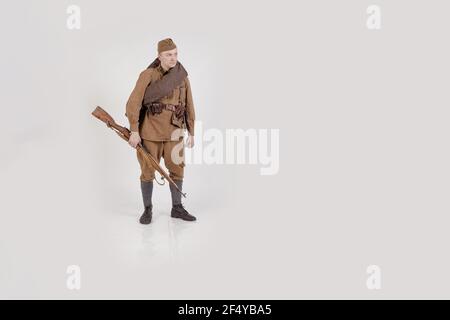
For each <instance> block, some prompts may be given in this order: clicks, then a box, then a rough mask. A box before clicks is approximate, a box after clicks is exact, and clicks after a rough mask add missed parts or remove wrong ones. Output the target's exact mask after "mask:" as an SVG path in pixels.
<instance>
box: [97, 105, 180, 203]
mask: <svg viewBox="0 0 450 320" xmlns="http://www.w3.org/2000/svg"><path fill="white" fill-rule="evenodd" d="M92 115H93V116H94V117H96V118H97V119H99V120H100V121H102V122H104V123H106V126H107V127H108V128H110V129H112V130H113V131H114V132H116V133H117V135H118V136H119V137H121V138H122V139H123V140H125V141H127V142H128V140H130V135H131V132H130V130H128V129H127V128H125V127H122V126H119V125H118V124H117V123H116V122H115V121H114V119H113V118H112V117H111V116H110V115H109V114H108V112H106V111H105V110H103V109H102V108H101V107H99V106H97V108H95V110H94V111H92ZM136 150H137V152H139V153H140V154H141V155H142V156H144V158H146V159H147V160H148V161H150V163H151V165H152V166H153V167H154V168H155V170H156V171H158V172H159V173H160V174H161V180H164V179H166V180H167V181H169V183H170V184H172V185H173V186H174V187H175V189H176V190H178V192H179V193H181V195H182V196H183V197H185V198H186V193H183V192H182V191H181V190H180V189H179V188H178V186H177V185H176V184H175V182H173V180H172V178H170V176H169V175H168V174H167V172H165V171H164V169H163V168H162V167H161V166H160V165H159V163H158V161H156V159H155V158H153V157H152V155H151V154H150V152H149V151H148V150H147V148H146V147H145V146H144V145H143V144H142V143H141V142H140V143H139V144H138V145H137V146H136ZM157 182H158V181H157ZM158 184H160V185H163V184H164V181H163V183H162V184H161V183H159V182H158Z"/></svg>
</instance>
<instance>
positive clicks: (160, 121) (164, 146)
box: [126, 39, 195, 223]
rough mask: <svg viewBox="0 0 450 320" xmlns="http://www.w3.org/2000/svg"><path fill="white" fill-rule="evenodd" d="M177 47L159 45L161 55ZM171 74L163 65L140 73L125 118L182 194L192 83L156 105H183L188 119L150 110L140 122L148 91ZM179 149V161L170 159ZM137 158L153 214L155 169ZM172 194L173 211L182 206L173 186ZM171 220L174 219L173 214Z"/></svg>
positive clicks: (192, 113)
mask: <svg viewBox="0 0 450 320" xmlns="http://www.w3.org/2000/svg"><path fill="white" fill-rule="evenodd" d="M175 47H176V46H175V44H174V43H173V42H172V40H171V39H165V40H162V41H160V42H159V43H158V52H162V51H166V50H171V49H173V48H175ZM169 71H170V69H169V70H164V68H163V67H162V65H161V64H160V65H159V66H158V67H156V68H148V69H146V70H144V71H142V72H141V73H140V75H139V78H138V80H137V82H136V85H135V87H134V89H133V91H132V92H131V95H130V97H129V99H128V101H127V104H126V116H127V117H128V120H129V123H130V130H131V131H134V132H139V135H140V137H141V140H142V144H143V145H144V146H145V147H146V148H147V150H148V151H149V153H150V154H151V155H152V156H153V157H154V158H155V159H156V160H157V161H158V162H159V161H160V159H161V157H162V158H164V164H165V166H166V167H167V169H168V171H169V175H170V177H171V178H172V180H174V182H175V183H176V184H177V186H178V187H179V189H180V190H181V188H182V182H183V177H184V167H185V162H184V139H183V138H184V129H187V130H188V132H189V135H191V136H194V128H195V110H194V103H193V99H192V91H191V85H190V82H189V79H188V78H187V77H186V78H185V79H184V80H183V82H182V83H181V84H180V85H179V86H177V87H176V88H175V89H173V91H172V93H171V94H169V95H167V96H165V97H163V98H161V99H159V100H158V101H157V103H160V104H163V105H169V106H180V105H184V106H185V112H186V117H181V118H179V117H176V116H175V112H174V111H173V110H169V109H164V108H163V109H162V110H160V112H159V113H152V112H150V110H148V111H147V112H146V113H145V116H144V117H143V119H142V118H141V120H142V121H141V123H140V122H139V118H140V114H141V108H142V102H143V99H144V94H145V90H146V88H147V87H148V86H149V84H151V83H152V82H153V81H157V80H159V79H161V78H162V77H163V76H164V75H165V74H166V73H167V72H169ZM186 119H187V120H186ZM179 144H181V145H179ZM177 146H178V148H179V153H178V155H179V158H178V159H175V158H172V156H171V155H172V151H173V150H174V148H176V147H177ZM136 154H137V158H138V161H139V164H140V167H141V175H140V181H141V189H142V195H143V199H144V206H145V207H146V211H147V209H148V208H150V209H149V211H150V214H151V208H152V203H151V196H152V190H153V180H154V178H155V169H154V168H153V167H152V166H151V164H150V163H148V162H147V161H145V159H144V158H143V157H142V156H141V155H140V154H139V153H138V152H136ZM180 159H181V161H180ZM170 190H171V194H172V205H173V206H174V207H175V206H180V205H181V196H180V194H179V193H178V191H176V190H175V189H174V188H173V186H172V185H170ZM183 210H184V208H183ZM184 211H185V210H184ZM186 213H187V212H186ZM144 214H145V212H144ZM143 216H144V215H143ZM172 216H174V215H173V210H172ZM191 217H192V216H191ZM189 219H190V221H192V219H191V218H189ZM189 219H184V220H189ZM150 220H151V216H150ZM194 220H195V218H194ZM141 223H144V222H142V217H141ZM148 223H149V222H148Z"/></svg>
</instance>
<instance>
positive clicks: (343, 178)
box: [0, 0, 450, 299]
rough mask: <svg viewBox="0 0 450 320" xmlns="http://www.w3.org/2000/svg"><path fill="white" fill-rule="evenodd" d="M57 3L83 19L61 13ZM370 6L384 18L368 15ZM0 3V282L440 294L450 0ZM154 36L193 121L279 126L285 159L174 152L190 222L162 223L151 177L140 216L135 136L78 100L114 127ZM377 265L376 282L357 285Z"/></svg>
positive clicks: (51, 293)
mask: <svg viewBox="0 0 450 320" xmlns="http://www.w3.org/2000/svg"><path fill="white" fill-rule="evenodd" d="M71 4H75V5H79V6H80V8H81V29H80V30H69V29H68V28H67V27H66V19H67V17H68V14H67V13H66V9H67V7H68V6H69V5H71ZM371 4H377V5H379V6H380V8H381V13H382V16H381V18H382V20H381V25H382V28H381V29H380V30H369V29H367V27H366V20H367V18H368V15H367V13H366V9H367V7H368V6H369V5H371ZM2 8H3V9H2V12H1V19H0V23H1V25H0V33H1V39H2V50H1V56H2V59H1V70H2V72H1V73H0V78H1V87H2V95H1V108H2V109H1V111H2V119H3V121H2V128H1V129H2V135H1V137H2V138H1V142H2V156H1V159H0V164H1V166H0V174H1V182H0V194H1V201H0V255H1V258H0V259H1V260H0V297H1V298H6V299H11V298H38V299H41V298H59V299H79V298H85V299H92V298H105V299H107V298H125V299H131V298H138V299H199V298H202V299H217V298H235V299H241V298H255V299H258V298H264V299H281V298H286V299H301V298H343V299H346V298H362V299H379V298H449V297H450V295H449V289H448V288H449V280H450V278H449V276H448V269H449V267H450V262H449V259H448V254H447V251H448V250H447V249H448V241H449V240H450V239H449V234H448V224H449V218H448V214H449V208H450V205H449V201H448V192H449V188H450V185H449V174H450V171H449V166H448V163H449V160H450V159H449V155H450V154H449V150H448V137H449V133H450V132H449V131H450V129H449V126H448V123H449V115H450V112H449V110H448V107H449V95H448V88H447V84H448V74H449V63H448V57H449V46H448V41H447V39H448V30H449V22H448V21H449V20H448V9H449V5H448V2H446V1H437V0H435V1H423V0H422V1H404V0H403V1H400V0H398V1H383V0H378V1H376V2H372V1H370V2H369V1H361V0H359V1H356V0H353V1H350V0H348V1H331V0H328V1H317V0H316V1H312V0H311V1H234V0H233V1H221V2H218V1H171V2H161V1H158V2H156V1H155V2H152V1H131V0H130V1H114V2H113V1H99V0H96V1H82V0H78V1H75V2H69V1H49V0H47V1H14V2H8V3H7V4H6V3H5V4H3V6H2ZM166 37H171V38H172V39H173V40H174V41H175V43H176V44H177V46H178V50H179V60H180V61H181V62H182V63H183V65H184V66H185V67H186V69H187V70H188V72H189V77H190V80H191V84H192V89H193V94H194V102H195V107H196V115H197V120H199V121H202V124H203V127H204V129H208V128H218V129H220V130H223V131H224V130H225V129H227V128H242V129H248V128H255V129H264V128H267V129H270V128H275V129H280V154H279V161H280V170H279V172H278V174H276V175H272V176H262V175H260V174H259V172H260V171H259V170H260V165H209V166H208V165H195V164H193V165H189V166H188V167H186V176H185V184H184V188H185V191H186V192H187V193H188V199H187V200H186V202H185V205H186V208H187V209H188V210H189V211H190V212H191V213H192V214H194V215H196V216H197V218H198V221H196V222H195V223H188V222H184V221H180V220H176V221H173V219H171V218H170V217H169V215H170V194H169V191H168V188H167V186H164V187H160V186H155V192H154V198H153V202H154V220H153V222H152V224H150V225H148V226H143V225H140V224H139V223H138V218H139V215H140V214H141V213H142V199H141V194H140V188H139V173H140V171H139V165H138V162H137V158H136V154H135V151H134V150H133V149H131V148H130V147H129V146H128V145H127V144H126V143H125V142H123V141H122V140H120V139H119V138H118V137H117V136H116V135H115V134H114V133H113V132H112V131H111V130H109V129H107V128H106V126H104V125H103V124H102V123H100V121H98V120H96V119H95V118H93V117H92V116H91V114H90V113H91V112H92V110H93V109H94V108H95V106H97V105H100V106H102V107H104V108H105V109H106V110H107V111H108V112H109V113H110V114H111V115H112V116H113V117H114V118H115V119H116V121H117V122H118V123H119V124H122V125H127V122H126V118H125V116H124V112H125V103H126V101H127V99H128V96H129V94H130V92H131V90H132V89H133V87H134V84H135V82H136V79H137V77H138V75H139V73H140V72H141V71H142V70H143V69H145V68H146V67H147V66H148V64H149V63H151V62H152V61H153V59H154V58H155V55H156V44H157V42H158V41H159V40H161V39H163V38H166ZM196 138H197V142H198V141H199V140H200V139H201V136H197V137H196ZM372 264H374V265H378V266H380V268H381V277H382V278H381V279H382V280H381V283H382V287H381V289H380V290H368V288H367V287H366V279H367V277H368V276H369V275H368V274H367V273H366V268H367V266H369V265H372ZM69 265H79V266H80V268H81V289H80V290H78V291H77V290H69V289H67V287H66V280H67V277H68V275H67V274H66V268H67V266H69Z"/></svg>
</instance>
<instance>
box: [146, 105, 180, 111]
mask: <svg viewBox="0 0 450 320" xmlns="http://www.w3.org/2000/svg"><path fill="white" fill-rule="evenodd" d="M152 106H155V107H157V108H163V109H166V110H169V111H176V110H177V108H178V106H177V105H174V104H166V103H152Z"/></svg>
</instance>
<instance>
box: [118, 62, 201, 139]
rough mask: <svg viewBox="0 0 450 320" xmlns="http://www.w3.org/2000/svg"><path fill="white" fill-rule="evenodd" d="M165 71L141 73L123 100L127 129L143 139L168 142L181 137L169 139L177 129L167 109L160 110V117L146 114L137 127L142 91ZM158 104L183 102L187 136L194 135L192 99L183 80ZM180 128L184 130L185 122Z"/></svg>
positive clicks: (188, 87)
mask: <svg viewBox="0 0 450 320" xmlns="http://www.w3.org/2000/svg"><path fill="white" fill-rule="evenodd" d="M165 72H167V71H164V69H163V68H162V67H161V66H158V67H156V68H149V69H145V70H144V71H142V72H141V73H140V75H139V78H138V80H137V82H136V86H135V87H134V89H133V91H132V92H131V95H130V97H129V98H128V101H127V106H126V115H127V117H128V121H129V122H130V130H131V131H139V135H140V136H141V138H142V139H145V140H151V141H170V140H178V138H179V137H180V136H182V135H178V137H173V139H171V135H172V132H173V131H174V130H175V129H179V127H178V126H176V125H174V124H173V123H172V111H170V110H165V109H164V110H162V112H161V113H160V114H154V115H152V114H151V113H150V112H147V113H146V116H145V118H144V121H143V123H142V124H139V112H140V110H141V107H142V101H143V99H144V93H145V89H146V88H147V86H148V85H149V84H150V83H151V82H152V81H155V80H158V79H161V78H162V76H163V75H164V74H165ZM158 102H161V103H165V104H173V105H178V104H180V103H182V102H185V103H186V113H187V121H188V123H187V128H188V131H189V134H190V135H192V136H193V135H194V124H195V110H194V102H193V100H192V91H191V85H190V82H189V79H188V78H187V77H186V79H184V81H183V83H182V84H181V85H180V86H178V87H177V88H175V89H174V90H173V92H172V94H170V95H169V96H166V97H164V98H162V99H160V100H159V101H158ZM182 128H186V124H185V123H183V126H182Z"/></svg>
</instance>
